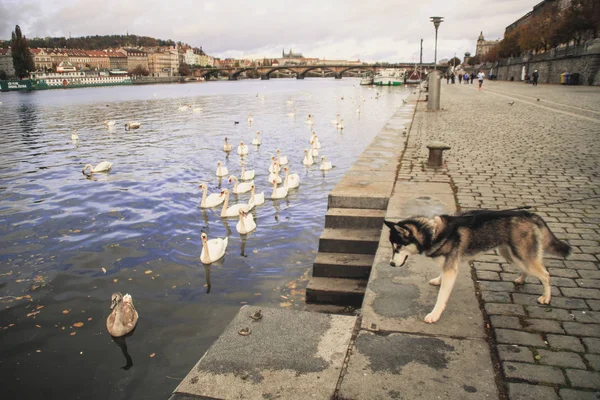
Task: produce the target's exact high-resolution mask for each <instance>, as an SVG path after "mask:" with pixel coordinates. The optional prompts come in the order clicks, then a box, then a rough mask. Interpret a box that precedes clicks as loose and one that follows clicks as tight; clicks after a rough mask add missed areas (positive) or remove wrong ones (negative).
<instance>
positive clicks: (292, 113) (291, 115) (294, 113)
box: [288, 107, 296, 117]
mask: <svg viewBox="0 0 600 400" xmlns="http://www.w3.org/2000/svg"><path fill="white" fill-rule="evenodd" d="M288 115H289V116H290V117H295V116H296V108H295V107H294V111H292V112H291V113H288Z"/></svg>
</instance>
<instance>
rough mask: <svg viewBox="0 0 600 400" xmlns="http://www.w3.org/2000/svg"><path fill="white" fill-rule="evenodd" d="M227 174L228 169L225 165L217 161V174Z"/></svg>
mask: <svg viewBox="0 0 600 400" xmlns="http://www.w3.org/2000/svg"><path fill="white" fill-rule="evenodd" d="M227 175H229V171H228V170H227V167H224V166H223V164H222V163H221V161H217V176H227Z"/></svg>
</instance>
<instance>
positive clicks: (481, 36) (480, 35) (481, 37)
mask: <svg viewBox="0 0 600 400" xmlns="http://www.w3.org/2000/svg"><path fill="white" fill-rule="evenodd" d="M480 40H485V39H484V38H483V31H481V33H479V39H477V41H480Z"/></svg>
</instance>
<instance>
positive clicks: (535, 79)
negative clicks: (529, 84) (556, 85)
mask: <svg viewBox="0 0 600 400" xmlns="http://www.w3.org/2000/svg"><path fill="white" fill-rule="evenodd" d="M539 77H540V74H539V73H538V71H537V69H536V70H535V71H533V86H537V82H538V78H539Z"/></svg>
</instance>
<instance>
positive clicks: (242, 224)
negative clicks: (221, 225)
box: [240, 214, 246, 232]
mask: <svg viewBox="0 0 600 400" xmlns="http://www.w3.org/2000/svg"><path fill="white" fill-rule="evenodd" d="M245 219H246V217H245V216H244V215H243V214H240V227H241V228H242V229H240V230H241V231H242V232H246V221H244V220H245Z"/></svg>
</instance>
